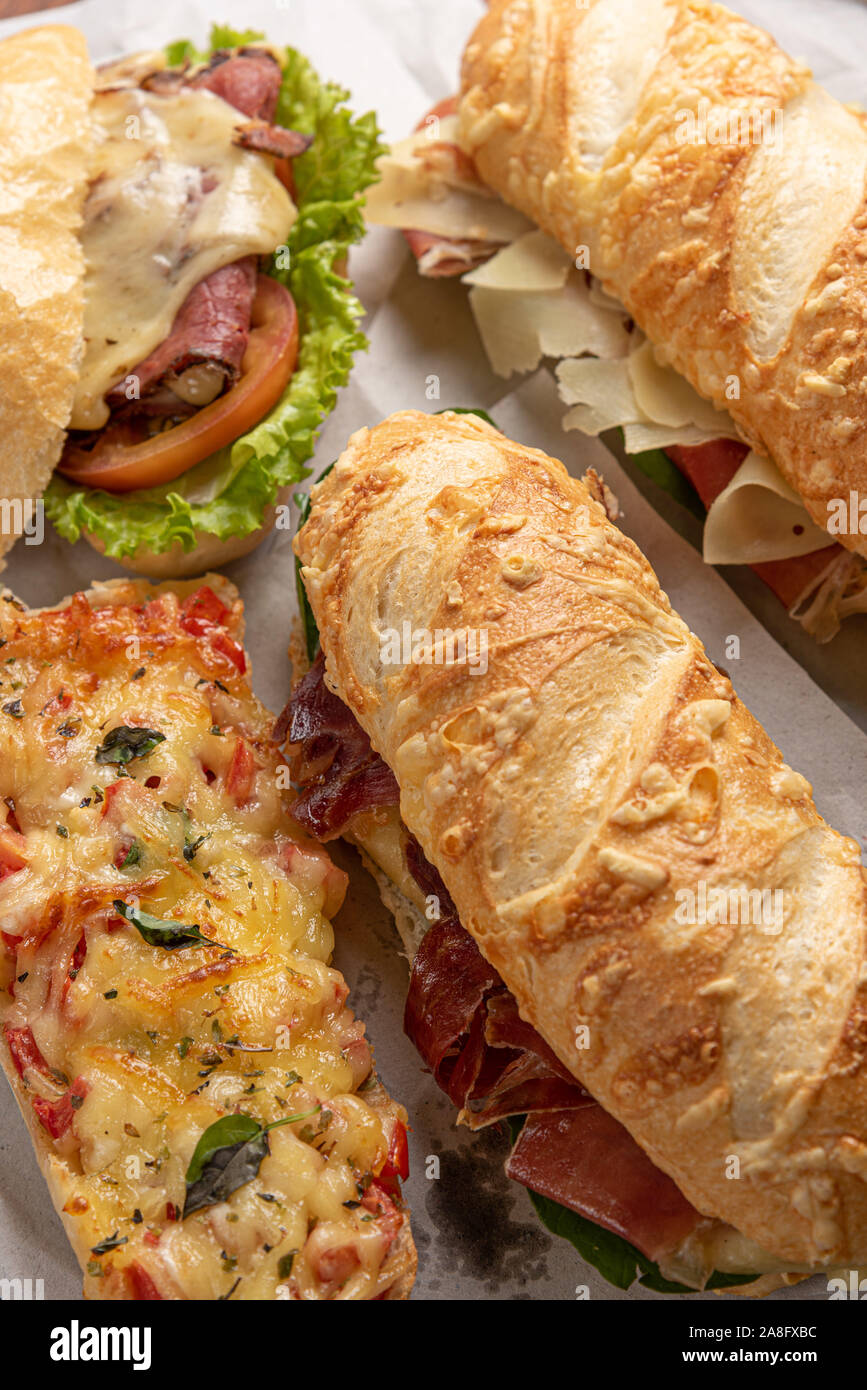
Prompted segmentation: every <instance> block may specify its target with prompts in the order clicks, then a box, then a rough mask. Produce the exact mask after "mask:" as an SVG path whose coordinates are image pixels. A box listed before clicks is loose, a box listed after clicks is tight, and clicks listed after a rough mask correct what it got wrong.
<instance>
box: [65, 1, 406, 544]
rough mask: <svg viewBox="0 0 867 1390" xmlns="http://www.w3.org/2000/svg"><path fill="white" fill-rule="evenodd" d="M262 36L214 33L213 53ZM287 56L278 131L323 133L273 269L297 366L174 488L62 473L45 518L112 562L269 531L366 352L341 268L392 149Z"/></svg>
mask: <svg viewBox="0 0 867 1390" xmlns="http://www.w3.org/2000/svg"><path fill="white" fill-rule="evenodd" d="M262 37H263V36H262V35H261V34H258V33H254V32H253V31H252V30H250V31H243V32H239V31H236V30H234V29H230V28H228V27H226V26H224V25H215V26H214V28H213V29H212V31H211V37H210V48H211V50H213V49H216V48H233V47H235V46H236V45H243V44H245V43H252V42H255V41H256V40H257V39H261V38H262ZM166 52H167V56H168V61H169V63H170V64H172V65H176V64H178V63H182V62H183V61H184V60H185V59H191V60H193V61H198V60H200V59H206V58H207V57H208V56H209V53H198V52H196V50H195V49H194V47H193V45H192V44H191V43H189V42H188V41H186V40H181V41H179V42H177V43H174V44H171V45H169V47H168V48H167V50H166ZM282 58H283V82H282V86H281V90H280V96H279V101H278V106H277V121H278V122H279V123H280V124H282V125H285V126H288V127H289V128H290V129H292V130H299V131H303V132H306V133H309V134H312V135H313V144H312V145H311V147H310V149H309V150H307V151H306V153H305V154H303V155H300V156H299V157H297V158H296V159H294V160H293V161H292V172H293V177H294V180H295V188H296V199H295V201H296V205H297V208H298V217H297V219H296V221H295V223H294V224H293V226H292V229H291V231H290V233H289V236H288V238H287V242H286V247H285V248H283V249H281V248H278V249H277V252H276V254H275V256H274V257H273V258H272V260H271V263H270V265H269V266H268V274H270V275H272V276H273V277H274V279H276V280H279V281H280V282H281V283H282V284H284V285H287V286H288V288H289V290H290V291H291V293H292V296H293V298H294V300H295V305H296V308H297V311H298V326H299V332H300V343H299V353H298V364H297V367H296V369H295V372H294V373H293V375H292V377H291V379H290V381H289V383H288V385H287V387H286V389H285V391H284V392H283V395H282V396H281V398H280V400H279V401H278V402H277V404H276V405H275V406H274V407H273V409H272V410H271V411H270V412H269V414H268V415H267V416H266V417H265V419H264V420H262V421H261V422H260V423H259V424H258V425H256V426H255V428H254V429H252V430H250V431H249V433H247V434H245V435H242V436H241V438H240V439H237V440H236V441H235V442H234V444H232V445H229V446H227V447H226V448H224V449H221V450H219V451H218V452H217V453H216V454H212V455H211V456H210V457H209V458H206V459H203V460H202V461H201V462H200V463H198V464H196V465H195V467H193V468H191V469H189V470H188V471H187V472H186V473H183V474H182V475H181V476H180V477H179V478H175V479H174V480H173V481H172V482H170V483H166V484H161V485H160V486H158V487H153V488H146V489H142V490H139V491H135V492H126V493H122V494H120V493H109V492H103V491H100V490H99V489H97V488H86V487H80V486H76V485H75V484H73V483H69V482H67V481H66V480H65V479H63V478H61V477H60V475H59V474H55V476H54V478H53V479H52V481H51V484H50V485H49V488H48V491H47V493H46V496H45V510H46V512H47V513H48V516H49V517H50V519H51V521H52V522H53V523H54V525H55V527H56V528H57V530H58V531H59V532H60V534H61V535H62V536H64V537H65V539H66V540H69V541H73V542H74V541H77V540H78V538H79V536H80V535H81V533H82V532H83V531H87V532H89V533H90V534H91V535H93V536H95V537H96V538H98V540H100V541H101V542H102V544H103V546H104V547H105V551H106V554H108V555H110V556H111V557H113V558H114V559H120V558H122V557H123V556H127V555H133V554H134V553H135V551H136V550H138V549H139V548H141V549H144V550H148V551H150V552H151V553H152V554H161V553H162V552H164V551H166V550H168V549H169V548H170V547H171V546H172V545H173V544H175V543H176V542H177V543H179V544H180V545H181V546H182V547H183V549H184V550H185V551H190V550H192V549H193V548H194V547H195V544H196V532H197V531H204V532H207V533H209V534H210V535H214V536H217V537H218V538H219V539H220V540H225V539H226V538H227V537H229V536H246V535H249V534H251V533H252V532H253V531H257V530H259V529H260V527H261V526H262V524H263V520H264V514H265V510H266V508H267V507H268V506H269V505H271V504H272V503H273V502H274V500H275V498H276V496H277V493H278V491H279V490H280V489H281V488H284V487H286V486H288V485H291V484H292V483H295V482H298V481H299V480H300V479H301V478H303V477H304V476H305V475H306V472H307V470H306V469H305V467H304V464H305V462H306V460H307V459H308V458H309V457H310V456H311V454H312V452H313V445H314V441H315V438H316V435H317V433H318V431H319V429H320V427H321V425H322V421H323V420H324V418H325V416H326V415H327V414H328V413H329V412H330V411H331V410H332V409H333V407H334V403H335V400H336V398H337V391H338V388H339V387H341V386H343V385H344V384H345V382H346V381H347V379H348V377H349V372H350V368H351V366H352V358H353V355H354V353H355V352H357V351H359V350H360V349H362V348H364V347H366V346H367V341H366V339H365V337H364V335H363V334H362V333H361V332H360V331H359V328H358V323H359V320H360V318H361V315H362V312H363V310H362V307H361V305H360V303H359V302H358V300H357V299H356V297H355V296H354V295H353V293H352V288H351V282H350V281H349V280H347V279H346V278H344V277H343V276H342V275H340V274H339V273H338V272H337V270H336V269H335V266H336V265H338V264H339V263H340V262H342V261H343V260H344V259H345V257H346V255H347V253H348V251H349V248H350V246H351V245H352V243H353V242H357V241H360V240H361V237H362V236H363V235H364V219H363V216H362V206H363V200H362V199H361V198H360V197H359V196H358V195H359V194H360V193H361V192H362V191H363V190H364V189H365V188H367V187H368V186H369V185H370V184H371V183H373V182H374V181H375V180H376V178H377V173H376V167H375V163H376V160H377V158H378V157H379V155H381V154H382V153H384V148H385V147H384V146H383V145H382V144H381V143H380V140H379V131H378V128H377V124H376V118H375V116H374V114H373V112H368V113H367V114H366V115H363V116H354V115H353V114H352V112H351V111H349V110H348V109H347V107H346V106H345V104H344V103H345V101H346V99H347V97H348V95H349V94H348V93H347V92H346V91H344V90H343V89H342V88H340V87H338V86H336V85H335V84H333V83H330V82H322V81H321V80H320V78H319V77H318V76H317V75H316V73H315V71H314V70H313V68H312V67H311V65H310V63H309V62H308V61H307V59H306V58H304V57H303V56H302V55H301V54H300V53H297V52H296V51H295V50H294V49H291V48H287V49H284V50H282ZM287 252H288V254H287ZM287 262H288V264H287Z"/></svg>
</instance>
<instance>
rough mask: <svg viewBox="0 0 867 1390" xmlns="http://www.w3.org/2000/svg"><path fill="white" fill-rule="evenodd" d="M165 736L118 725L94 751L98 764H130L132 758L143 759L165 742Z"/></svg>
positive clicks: (153, 731)
mask: <svg viewBox="0 0 867 1390" xmlns="http://www.w3.org/2000/svg"><path fill="white" fill-rule="evenodd" d="M165 738H166V736H165V734H161V733H158V732H157V730H156V729H133V728H130V727H129V726H128V725H127V724H119V725H118V727H117V728H116V729H112V731H111V733H110V734H107V735H106V737H105V738H104V739H103V741H102V743H101V744H100V745H99V747H98V748H97V750H96V761H97V762H98V763H119V764H121V765H124V764H125V763H131V762H132V761H133V759H134V758H144V757H146V756H147V754H148V753H151V752H153V750H154V748H156V746H157V744H158V743H164V742H165Z"/></svg>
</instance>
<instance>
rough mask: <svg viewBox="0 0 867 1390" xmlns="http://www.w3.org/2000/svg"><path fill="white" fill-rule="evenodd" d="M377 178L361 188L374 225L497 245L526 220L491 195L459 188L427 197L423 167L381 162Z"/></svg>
mask: <svg viewBox="0 0 867 1390" xmlns="http://www.w3.org/2000/svg"><path fill="white" fill-rule="evenodd" d="M380 167H381V169H382V178H381V180H380V182H379V183H375V184H374V185H373V187H372V188H371V189H370V190H369V192H368V193H367V194H366V203H365V208H364V216H365V218H366V220H367V221H368V222H370V223H373V224H375V225H377V226H380V227H401V228H403V227H407V228H410V229H414V230H416V231H420V232H434V233H435V234H436V235H437V236H445V237H452V238H453V239H454V240H455V241H494V242H498V243H500V244H502V245H505V244H506V243H507V242H510V241H514V240H515V238H516V237H519V236H522V235H523V234H524V232H526V231H527V230H528V229H529V228H530V226H531V223H530V222H529V221H528V220H527V218H526V217H524V216H523V214H522V213H520V212H516V211H515V209H514V208H510V207H507V206H506V204H505V203H501V202H500V201H499V199H497V198H486V197H484V196H483V195H482V194H480V193H468V192H463V191H461V190H460V189H456V188H455V189H442V190H441V191H440V195H439V196H438V197H436V198H434V197H432V196H431V195H430V193H429V192H428V189H427V186H426V181H425V178H424V176H423V171H421V170H419V172H418V173H416V171H415V170H413V169H404V168H403V167H402V166H400V165H397V164H382V165H381V166H380Z"/></svg>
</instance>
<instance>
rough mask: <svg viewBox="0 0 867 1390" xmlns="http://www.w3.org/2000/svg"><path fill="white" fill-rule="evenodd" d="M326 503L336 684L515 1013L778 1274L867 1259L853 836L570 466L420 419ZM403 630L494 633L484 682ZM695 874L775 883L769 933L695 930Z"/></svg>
mask: <svg viewBox="0 0 867 1390" xmlns="http://www.w3.org/2000/svg"><path fill="white" fill-rule="evenodd" d="M313 496H314V504H313V508H312V511H311V515H310V519H309V520H308V522H307V524H306V525H305V526H304V528H303V529H302V531H301V532H300V534H299V537H298V539H297V542H296V545H297V551H298V554H299V556H300V558H301V560H302V563H303V566H304V569H303V578H304V582H305V585H306V588H307V593H308V595H309V597H310V601H311V604H312V606H313V611H314V613H315V616H316V620H317V622H318V624H319V629H320V633H321V638H322V646H323V649H324V652H325V657H326V665H327V672H328V677H329V683H330V684H332V685H333V688H334V689H335V690H336V692H337V693H338V695H339V696H340V697H341V699H342V700H344V702H345V703H346V704H347V705H348V706H349V708H350V709H351V710H352V712H353V714H354V715H355V716H356V718H357V719H358V721H359V723H360V724H361V725H362V727H363V728H364V729H365V731H366V732H367V733H368V735H369V736H370V738H371V740H372V742H373V745H374V747H375V748H376V749H377V751H378V752H379V753H380V754H381V755H382V756H383V757H384V758H385V760H386V761H387V762H388V763H389V764H390V766H391V767H392V769H393V770H394V772H395V774H396V776H397V779H398V781H399V783H400V787H401V815H402V817H403V819H404V821H405V823H406V824H407V826H408V827H409V829H410V830H411V831H412V833H413V834H414V835H416V836H417V838H418V839H419V841H420V843H421V845H422V847H423V849H424V852H425V854H426V855H427V856H428V858H429V859H430V860H431V861H432V862H433V863H434V864H435V865H436V866H437V868H438V869H439V870H440V872H441V874H442V876H443V879H444V881H445V884H446V886H447V888H448V890H449V892H450V893H451V894H452V896H453V898H454V900H455V903H456V905H457V907H458V911H459V913H460V916H461V920H462V922H463V924H464V925H465V926H466V927H467V929H468V930H469V931H470V932H471V933H472V934H473V936H474V937H475V938H476V940H477V941H478V942H479V945H480V946H481V949H482V950H483V952H484V954H485V955H486V956H487V957H488V959H489V960H490V961H491V963H492V964H493V965H494V966H495V967H496V968H497V970H498V971H499V972H500V973H501V975H502V976H503V978H504V980H505V981H506V983H507V985H508V986H509V988H510V989H511V990H512V992H513V993H514V995H515V996H516V998H517V1000H518V1004H519V1007H520V1010H521V1014H522V1016H523V1017H524V1018H525V1019H527V1020H528V1021H529V1022H530V1023H532V1024H533V1026H534V1027H535V1028H537V1029H538V1031H539V1032H540V1033H541V1034H542V1035H543V1036H544V1037H545V1039H546V1040H547V1041H548V1043H549V1044H550V1045H551V1046H552V1047H553V1048H554V1050H555V1051H556V1052H557V1054H558V1055H559V1056H560V1058H561V1059H562V1060H563V1061H564V1062H565V1063H566V1064H567V1065H568V1066H569V1067H570V1068H571V1069H572V1071H573V1072H574V1073H575V1075H576V1076H578V1077H579V1079H580V1080H581V1081H582V1082H583V1083H584V1084H586V1086H587V1087H588V1089H589V1090H590V1091H591V1092H592V1093H593V1095H594V1096H595V1097H596V1099H597V1100H598V1101H600V1102H601V1104H602V1105H603V1106H605V1108H606V1109H608V1110H609V1111H610V1112H611V1113H612V1114H613V1115H615V1116H616V1117H617V1118H618V1119H619V1120H620V1121H621V1122H622V1123H623V1124H625V1125H626V1126H627V1127H628V1129H629V1130H630V1131H631V1132H632V1134H633V1135H634V1136H635V1138H636V1139H637V1140H638V1142H639V1143H640V1144H641V1146H642V1147H643V1148H644V1149H645V1150H646V1151H647V1153H648V1154H649V1155H650V1156H651V1158H652V1159H653V1160H654V1162H655V1163H657V1164H658V1166H659V1167H660V1168H662V1169H664V1171H665V1172H667V1173H669V1174H670V1175H671V1176H672V1177H673V1178H674V1180H675V1181H676V1182H677V1184H678V1185H679V1187H680V1188H681V1189H682V1191H683V1192H684V1193H685V1195H686V1196H687V1197H688V1198H689V1200H690V1201H691V1202H692V1203H693V1204H694V1205H695V1206H696V1207H697V1208H698V1209H699V1210H700V1211H701V1212H704V1213H706V1214H708V1215H709V1216H712V1217H717V1218H720V1219H721V1220H724V1221H727V1222H729V1223H730V1224H731V1225H732V1226H734V1227H736V1228H737V1230H738V1231H740V1232H742V1233H743V1234H744V1235H746V1236H748V1237H749V1238H751V1239H752V1240H753V1241H755V1242H756V1243H757V1244H758V1245H760V1246H761V1247H763V1249H765V1250H767V1251H769V1252H771V1253H772V1254H773V1255H775V1256H777V1257H778V1258H780V1259H781V1260H784V1261H786V1262H787V1263H788V1265H789V1267H794V1268H804V1267H808V1268H812V1267H815V1266H818V1267H824V1266H828V1267H833V1266H839V1265H858V1264H859V1263H863V1262H864V1261H865V1260H867V1071H865V1070H864V1067H863V1062H864V1058H865V1055H867V962H865V928H867V891H865V878H864V875H863V872H862V869H861V865H860V862H859V853H858V847H857V845H856V844H855V843H854V842H853V841H852V840H848V839H844V838H842V837H841V836H840V835H838V834H836V833H835V832H834V831H833V830H831V829H830V828H829V827H828V826H827V825H825V823H824V822H823V821H822V819H821V817H820V816H819V815H818V813H817V811H816V808H815V806H814V805H813V802H812V800H811V795H810V787H809V784H808V783H807V782H806V780H805V779H804V778H803V777H801V776H800V775H799V774H798V773H796V772H793V771H792V770H791V769H790V768H789V767H787V766H786V764H785V763H784V762H783V760H782V757H781V755H780V752H779V751H778V749H777V748H776V747H775V746H774V744H773V743H772V742H771V740H770V739H769V738H768V736H767V735H766V734H765V732H764V731H763V729H762V728H761V727H760V725H759V724H758V723H757V722H756V720H755V719H754V718H753V717H752V716H751V715H750V713H749V711H748V710H746V709H745V708H744V706H743V705H742V704H741V703H740V702H739V700H738V699H737V697H736V695H735V693H734V691H733V689H732V686H731V683H730V682H729V680H728V679H727V677H726V676H725V675H723V674H722V673H721V672H720V671H719V670H718V669H717V668H716V667H715V666H714V665H713V663H712V662H711V661H710V660H709V659H708V657H707V655H706V654H705V651H704V649H703V647H702V645H701V643H700V641H699V640H698V638H696V637H695V636H694V635H693V634H692V633H691V632H690V631H689V629H688V628H687V627H686V625H685V624H684V623H683V622H682V621H681V619H680V618H679V617H678V616H677V615H676V614H675V613H673V612H672V610H671V607H670V604H669V602H668V600H667V598H666V596H665V594H664V593H663V592H662V591H661V589H660V587H659V584H658V581H657V579H656V577H655V575H654V573H653V571H652V570H651V568H650V566H649V564H648V563H647V561H646V560H645V559H644V557H643V556H642V555H641V553H640V552H639V550H638V549H637V548H636V546H635V545H634V544H633V543H632V541H630V540H628V539H627V538H626V537H625V536H624V535H622V534H621V532H620V531H619V530H618V529H617V528H616V527H615V526H614V525H612V523H611V522H610V521H609V520H608V517H607V515H606V513H605V511H604V509H603V507H602V506H601V505H600V504H599V503H598V502H597V501H596V500H595V498H594V496H593V495H592V494H591V491H589V490H588V488H587V487H586V486H585V484H584V483H581V482H578V481H576V480H574V479H573V478H570V477H569V476H568V474H567V473H566V471H565V469H564V468H563V466H562V464H560V463H558V462H556V461H555V460H553V459H550V458H548V457H546V455H544V454H543V453H541V452H539V451H538V450H534V449H529V448H525V447H524V446H522V445H519V444H515V443H512V442H510V441H509V440H507V439H505V438H504V437H503V436H502V435H501V434H499V433H497V431H496V430H494V429H492V428H490V427H489V426H488V425H486V424H484V423H483V422H482V421H480V420H479V419H477V418H475V417H472V416H460V415H454V414H451V413H446V414H444V415H441V416H426V415H424V414H421V413H418V412H415V411H405V412H402V413H400V414H397V415H393V416H392V417H391V418H390V419H388V420H386V421H385V422H384V423H382V424H380V425H378V426H377V427H376V428H375V429H373V430H367V429H363V430H360V431H358V433H356V434H355V435H353V436H352V438H351V440H350V442H349V445H348V447H347V449H346V451H345V453H344V454H343V455H342V456H341V458H340V460H339V461H338V463H337V465H336V466H335V468H334V469H333V471H332V472H331V473H330V474H329V475H328V477H327V478H326V479H324V480H323V482H322V483H321V484H319V486H318V487H317V488H316V490H315V492H314V494H313ZM404 622H408V623H409V624H410V626H411V628H412V629H413V630H415V631H418V630H419V629H422V630H425V631H428V632H430V633H434V632H435V631H436V630H437V629H441V630H447V629H451V630H452V631H454V630H460V629H465V628H469V629H480V630H482V631H484V632H486V634H487V642H488V667H487V671H486V672H485V673H484V674H481V673H478V674H471V670H472V668H471V667H470V666H469V665H467V664H465V665H452V666H447V665H437V664H427V665H425V664H419V665H412V664H410V665H408V666H406V667H404V668H401V667H397V666H392V667H388V668H384V667H383V665H382V662H381V660H380V640H381V637H382V635H383V634H384V633H385V632H386V630H389V629H396V630H397V631H398V632H400V631H401V630H402V625H403V623H404ZM702 884H704V886H705V887H704V891H706V892H707V891H709V890H710V889H711V888H714V887H715V888H721V889H725V890H729V891H738V890H740V889H744V890H748V891H753V892H769V893H774V892H775V890H779V891H780V893H781V898H772V899H766V901H767V902H773V903H775V904H777V905H779V904H781V905H782V907H781V917H780V919H779V927H778V926H777V925H775V923H774V922H773V921H770V920H768V922H767V924H766V925H765V926H762V925H757V926H754V925H751V924H750V914H747V921H746V922H745V923H744V925H736V924H722V925H703V924H702V922H701V920H699V921H698V922H696V923H693V924H689V923H687V924H682V922H681V921H679V920H678V916H680V917H682V916H683V914H682V913H678V908H679V906H680V905H681V904H683V903H684V902H685V901H686V902H688V901H690V899H689V898H688V896H687V897H684V894H685V893H686V894H687V895H688V894H689V893H690V892H693V893H695V895H696V898H695V901H696V902H698V903H700V902H701V894H702V891H703V890H702ZM751 901H752V900H751ZM676 914H678V915H676ZM697 915H698V916H699V918H700V917H701V913H700V911H699V912H698V913H697ZM585 1030H586V1031H585Z"/></svg>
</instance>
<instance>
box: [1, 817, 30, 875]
mask: <svg viewBox="0 0 867 1390" xmlns="http://www.w3.org/2000/svg"><path fill="white" fill-rule="evenodd" d="M26 843H27V842H26V840H25V839H24V836H23V835H22V834H20V832H19V831H17V830H12V829H7V828H5V827H2V828H0V881H2V880H3V879H4V878H8V877H9V875H10V874H17V873H18V871H19V870H20V869H26V868H27V860H26V859H25V858H24V855H23V854H22V853H21V851H22V850H23V849H24V847H25V845H26Z"/></svg>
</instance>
